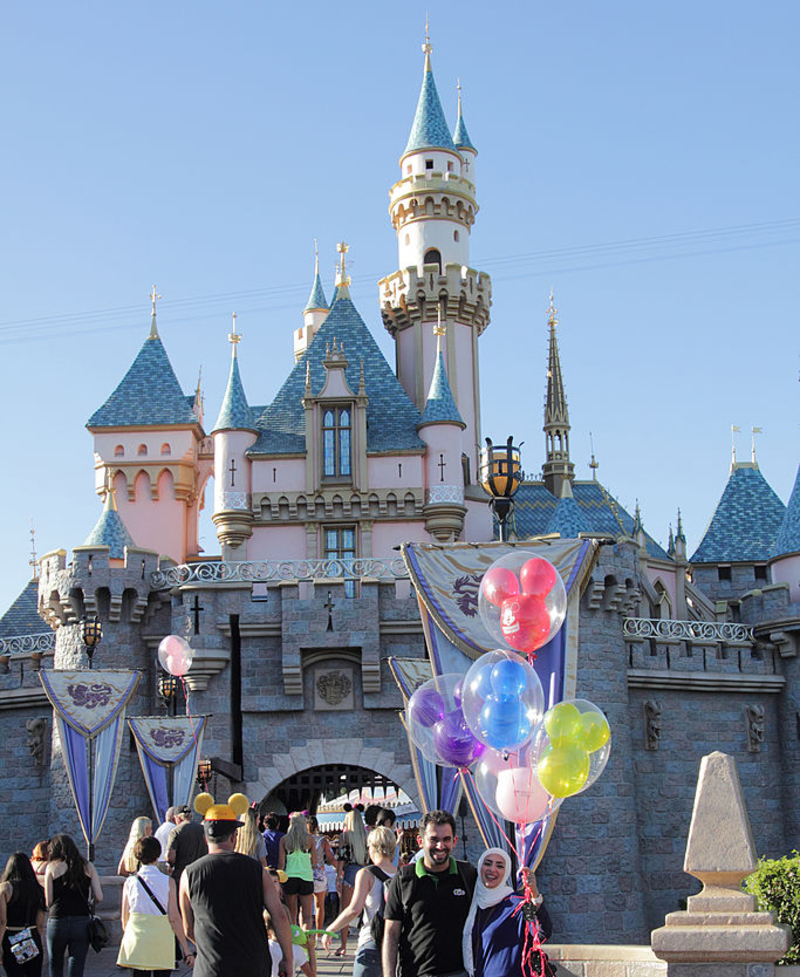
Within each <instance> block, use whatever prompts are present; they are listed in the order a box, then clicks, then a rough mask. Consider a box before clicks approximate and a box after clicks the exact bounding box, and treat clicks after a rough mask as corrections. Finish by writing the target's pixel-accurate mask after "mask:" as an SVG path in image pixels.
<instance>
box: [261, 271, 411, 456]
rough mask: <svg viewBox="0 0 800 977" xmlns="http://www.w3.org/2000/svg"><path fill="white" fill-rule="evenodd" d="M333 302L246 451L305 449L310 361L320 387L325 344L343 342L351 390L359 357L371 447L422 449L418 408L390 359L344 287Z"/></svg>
mask: <svg viewBox="0 0 800 977" xmlns="http://www.w3.org/2000/svg"><path fill="white" fill-rule="evenodd" d="M342 291H343V292H344V294H341V295H340V297H339V298H337V300H336V302H334V304H333V306H332V308H331V311H330V312H329V313H328V315H327V318H326V319H325V322H324V323H323V324H322V326H320V328H319V331H318V332H317V334H316V335H315V336H314V338H313V339H312V341H311V342H310V343H309V345H308V348H307V349H306V350H305V352H304V353H303V355H302V356H301V357H300V359H299V360H298V361H297V363H295V365H294V368H293V370H292V372H291V373H290V374H289V376H288V377H287V378H286V380H285V381H284V384H283V386H282V387H281V389H280V390H279V391H278V394H277V396H276V397H275V399H274V400H273V402H272V403H271V404H270V405H269V406H268V407H266V408H265V410H264V411H263V412H262V413H261V415H260V416H259V417H258V418H257V420H256V424H255V427H256V430H258V431H259V437H258V440H257V441H256V443H255V444H254V445H253V446H252V447H251V448H250V449H249V451H248V452H247V453H248V455H262V454H266V455H281V454H302V453H303V452H305V450H306V422H305V410H304V408H303V404H302V399H303V397H304V395H305V389H306V365H307V364H308V365H310V374H311V386H312V389H313V390H315V391H319V390H321V389H322V387H323V386H324V383H325V378H326V371H325V367H324V366H323V364H322V361H323V360H324V359H325V350H326V347H327V346H330V345H332V344H333V340H334V339H335V340H336V342H337V344H341V345H342V346H343V347H344V350H345V356H346V358H347V360H348V367H347V370H346V373H345V376H346V379H347V383H348V385H349V386H350V389H351V390H354V391H355V390H358V387H359V382H360V372H361V363H362V362H363V364H364V385H365V389H366V393H367V397H368V399H369V403H368V405H367V451H370V452H377V451H398V450H399V451H404V450H412V451H420V452H422V451H424V449H425V445H424V443H423V442H422V441H421V440H420V438H419V435H418V434H417V424H418V423H419V420H420V415H419V411H418V410H417V408H416V407H415V406H414V404H413V403H412V402H411V401H410V400H409V398H408V395H407V394H406V392H405V390H403V388H402V386H401V385H400V381H399V380H398V379H397V377H396V376H395V375H394V373H393V372H392V369H391V367H390V366H389V364H388V363H387V362H386V359H385V357H384V355H383V353H382V352H381V350H380V347H379V346H378V344H377V343H376V342H375V340H374V338H373V337H372V333H370V331H369V329H367V327H366V325H365V324H364V320H363V319H362V318H361V316H360V315H359V314H358V311H357V310H356V307H355V306H354V305H353V302H352V300H351V299H350V298H349V297H348V296H347V294H346V292H347V290H346V289H343V290H342Z"/></svg>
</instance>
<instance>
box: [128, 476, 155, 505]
mask: <svg viewBox="0 0 800 977" xmlns="http://www.w3.org/2000/svg"><path fill="white" fill-rule="evenodd" d="M152 497H153V483H152V482H151V480H150V474H149V472H147V471H146V470H145V469H144V468H140V469H139V471H138V472H137V473H136V478H134V480H133V499H132V500H131V501H134V500H135V501H137V502H143V501H145V500H146V499H147V500H149V499H152Z"/></svg>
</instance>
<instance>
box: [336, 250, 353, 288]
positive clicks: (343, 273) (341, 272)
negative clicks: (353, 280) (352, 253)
mask: <svg viewBox="0 0 800 977" xmlns="http://www.w3.org/2000/svg"><path fill="white" fill-rule="evenodd" d="M336 250H337V251H338V252H339V254H340V255H341V258H340V259H339V267H338V269H337V272H336V273H337V278H338V281H337V282H336V284H337V285H349V284H350V279H349V278H348V276H347V266H346V263H345V255H346V254H347V252H348V251H349V250H350V245H349V244H348V243H347V242H346V241H340V242H339V243H338V244H337V245H336Z"/></svg>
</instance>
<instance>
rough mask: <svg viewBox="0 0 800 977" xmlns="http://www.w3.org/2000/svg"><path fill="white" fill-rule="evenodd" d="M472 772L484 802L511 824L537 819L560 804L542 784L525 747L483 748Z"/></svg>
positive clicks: (526, 822)
mask: <svg viewBox="0 0 800 977" xmlns="http://www.w3.org/2000/svg"><path fill="white" fill-rule="evenodd" d="M473 776H474V778H475V786H476V787H477V789H478V793H479V794H480V796H481V800H482V801H483V802H484V804H485V805H486V806H487V807H488V808H489V809H490V810H492V811H494V813H495V814H497V815H499V816H500V817H501V818H505V819H506V820H508V821H513V822H514V823H515V824H530V823H532V822H534V821H540V820H541V819H542V818H544V817H547V816H548V815H550V814H553V813H554V812H555V811H556V810H558V807H559V805H560V804H561V800H560V799H558V798H553V797H551V796H550V794H548V792H547V791H546V790H545V789H544V787H543V786H542V784H541V782H540V781H539V778H538V776H537V773H536V771H535V769H534V768H533V766H532V765H531V756H530V751H529V750H527V749H523V750H520V751H517V752H512V753H500V752H498V751H496V750H486V752H485V753H484V754H483V756H482V757H481V758H480V759H479V760H478V762H477V763H476V764H475V767H474V768H473Z"/></svg>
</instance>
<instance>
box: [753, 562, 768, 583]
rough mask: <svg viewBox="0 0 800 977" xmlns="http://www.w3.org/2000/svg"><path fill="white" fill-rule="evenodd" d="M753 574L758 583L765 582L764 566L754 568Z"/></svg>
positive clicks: (765, 571) (765, 570)
mask: <svg viewBox="0 0 800 977" xmlns="http://www.w3.org/2000/svg"><path fill="white" fill-rule="evenodd" d="M755 572H756V580H757V581H758V582H759V583H766V582H767V568H766V567H765V566H763V565H762V566H757V567H755Z"/></svg>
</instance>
